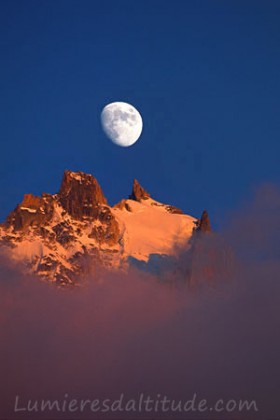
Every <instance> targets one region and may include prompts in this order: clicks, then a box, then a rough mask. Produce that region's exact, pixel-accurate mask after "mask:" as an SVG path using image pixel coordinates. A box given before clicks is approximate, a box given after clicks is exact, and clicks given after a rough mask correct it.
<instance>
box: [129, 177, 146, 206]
mask: <svg viewBox="0 0 280 420" xmlns="http://www.w3.org/2000/svg"><path fill="white" fill-rule="evenodd" d="M150 197H151V196H150V194H149V193H148V192H147V191H146V190H144V188H143V187H142V186H141V185H140V184H139V182H138V181H137V179H134V181H133V187H132V193H131V194H130V196H129V198H130V199H131V200H134V201H141V200H145V199H147V198H150Z"/></svg>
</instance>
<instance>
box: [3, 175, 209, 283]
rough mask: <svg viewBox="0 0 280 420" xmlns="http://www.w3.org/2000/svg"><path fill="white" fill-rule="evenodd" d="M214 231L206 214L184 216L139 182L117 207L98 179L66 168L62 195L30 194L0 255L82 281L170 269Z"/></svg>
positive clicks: (29, 268) (61, 278) (55, 278)
mask: <svg viewBox="0 0 280 420" xmlns="http://www.w3.org/2000/svg"><path fill="white" fill-rule="evenodd" d="M210 229H211V228H210V222H209V217H208V215H207V213H206V212H204V213H203V215H202V218H201V219H199V220H198V219H196V218H194V217H192V216H189V215H186V214H183V212H182V211H181V210H180V209H178V208H176V207H174V206H172V205H167V204H162V203H160V202H158V201H156V200H154V199H153V198H152V197H151V196H150V194H149V193H148V192H147V191H146V190H145V189H144V188H143V187H142V186H141V185H140V184H139V182H138V181H137V180H134V182H133V188H132V192H131V194H130V195H129V198H128V199H123V200H121V201H120V202H119V203H117V204H116V205H114V206H113V207H111V206H110V205H109V204H108V202H107V199H106V197H105V195H104V193H103V191H102V189H101V187H100V185H99V183H98V181H97V180H96V179H95V178H94V177H93V176H92V175H89V174H85V173H83V172H72V171H69V170H66V171H65V172H64V175H63V178H62V182H61V186H60V189H59V192H58V193H57V194H54V195H51V194H47V193H43V194H42V195H41V196H40V197H37V196H34V195H32V194H25V195H24V198H23V201H22V203H20V204H18V205H17V206H16V208H15V209H14V210H13V211H12V212H11V213H10V214H9V215H8V217H7V219H6V221H5V222H4V223H2V224H1V225H0V250H1V253H2V254H4V255H5V256H7V257H8V258H10V259H11V260H13V261H15V262H17V263H19V264H20V265H21V267H23V269H24V270H25V271H26V272H31V273H34V274H36V275H37V276H38V277H40V278H41V279H45V280H49V281H52V282H55V283H57V284H59V285H67V284H79V283H80V282H81V279H82V278H83V277H84V276H85V275H86V274H88V273H93V272H94V270H95V269H96V268H98V267H106V268H107V269H109V270H124V271H125V270H127V268H128V267H129V266H130V265H134V266H136V267H137V268H140V269H147V270H148V271H149V270H150V269H151V270H152V271H153V270H155V266H161V267H165V265H164V263H166V262H167V261H168V262H173V263H174V261H175V260H176V255H177V253H178V249H181V248H182V249H184V250H187V249H189V248H190V247H191V242H192V241H191V239H193V237H194V232H199V231H202V232H208V231H209V230H210ZM155 262H156V265H155ZM163 262H164V263H163ZM169 266H170V264H169Z"/></svg>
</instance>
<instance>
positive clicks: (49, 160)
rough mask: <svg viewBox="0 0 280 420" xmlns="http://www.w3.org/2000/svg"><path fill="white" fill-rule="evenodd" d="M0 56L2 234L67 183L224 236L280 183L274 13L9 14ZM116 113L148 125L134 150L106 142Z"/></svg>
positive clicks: (96, 7) (121, 6)
mask: <svg viewBox="0 0 280 420" xmlns="http://www.w3.org/2000/svg"><path fill="white" fill-rule="evenodd" d="M0 54H1V56H0V57H1V66H0V142H1V166H0V219H1V220H4V218H5V217H6V215H7V214H8V212H9V211H11V210H12V209H13V208H14V207H15V205H16V204H17V203H18V202H20V201H21V199H22V197H23V194H24V193H28V192H31V193H34V194H41V193H42V192H50V193H55V192H57V190H58V189H59V185H60V181H61V177H62V173H63V171H64V169H71V170H81V171H84V172H89V173H92V174H93V175H94V176H95V177H96V178H97V179H98V180H99V182H100V184H101V186H102V188H103V190H104V193H105V195H106V196H107V198H108V200H109V202H110V203H111V204H114V203H116V202H117V201H119V200H120V199H121V198H123V197H126V196H127V195H128V194H129V193H130V190H131V185H132V181H133V178H137V179H138V180H139V181H140V183H141V184H142V185H143V186H144V187H145V188H146V189H147V190H148V191H149V192H150V193H151V194H152V195H153V196H154V198H155V199H158V200H159V201H162V202H168V203H170V204H174V205H176V206H178V207H181V208H182V209H183V210H184V211H185V212H187V213H189V214H192V215H194V216H200V214H201V212H202V210H203V209H204V208H207V209H208V211H209V213H210V217H211V218H212V220H213V222H214V224H215V225H216V226H219V223H220V221H221V220H222V218H223V217H224V214H227V212H228V211H230V210H231V209H232V208H235V207H236V206H238V205H239V204H240V202H242V201H243V200H244V199H246V197H247V196H248V195H250V194H251V192H252V190H253V189H254V188H256V187H257V186H258V185H259V184H261V183H263V182H273V183H279V181H280V171H279V169H278V168H279V154H280V146H279V138H280V72H279V69H280V2H279V1H269V2H266V1H261V2H260V1H246V0H243V1H230V0H229V1H215V0H212V1H206V0H205V1H187V0H184V1H178V0H177V1H176V0H175V1H164V0H161V1H155V0H150V1H140V0H139V1H138V0H135V1H123V0H118V1H112V0H109V1H106V2H103V1H95V0H91V1H86V0H83V1H69V0H67V1H66V0H65V1H64V0H56V1H46V0H45V1H43V0H42V1H29V0H25V1H13V0H2V1H1V2H0ZM111 101H125V102H130V103H132V104H133V105H134V106H135V107H136V108H137V109H138V110H139V111H140V112H141V114H142V117H143V122H144V129H143V133H142V136H141V138H140V140H139V141H138V142H137V143H136V144H135V145H134V146H132V147H130V148H120V147H117V146H115V145H114V144H112V143H111V142H110V141H109V140H108V139H107V138H106V137H105V135H104V133H103V131H102V128H101V125H100V112H101V110H102V108H103V107H104V106H105V105H106V104H107V103H109V102H111Z"/></svg>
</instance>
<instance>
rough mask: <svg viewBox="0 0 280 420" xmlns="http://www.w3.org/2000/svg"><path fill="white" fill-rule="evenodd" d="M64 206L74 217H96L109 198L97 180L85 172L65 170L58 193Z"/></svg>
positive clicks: (79, 218)
mask: <svg viewBox="0 0 280 420" xmlns="http://www.w3.org/2000/svg"><path fill="white" fill-rule="evenodd" d="M58 199H59V201H60V203H61V205H62V207H63V208H64V209H65V210H66V211H67V213H68V214H70V216H72V217H73V218H74V219H77V220H82V219H83V218H84V217H89V218H95V217H97V215H98V212H99V210H98V208H99V207H100V206H101V205H102V204H105V205H106V204H107V200H106V198H105V196H104V194H103V192H102V189H101V187H100V185H99V183H98V182H97V180H96V179H95V178H94V177H93V176H92V175H89V174H84V173H83V172H75V173H74V172H71V171H65V172H64V175H63V179H62V183H61V187H60V190H59V193H58Z"/></svg>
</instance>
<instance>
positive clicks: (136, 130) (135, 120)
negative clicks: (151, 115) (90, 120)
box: [101, 102, 143, 147]
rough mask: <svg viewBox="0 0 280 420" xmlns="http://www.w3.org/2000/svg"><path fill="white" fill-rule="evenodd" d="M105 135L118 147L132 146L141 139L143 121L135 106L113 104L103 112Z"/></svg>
mask: <svg viewBox="0 0 280 420" xmlns="http://www.w3.org/2000/svg"><path fill="white" fill-rule="evenodd" d="M101 123H102V127H103V130H104V132H105V134H106V135H107V136H108V137H109V139H110V140H112V142H113V143H115V144H116V145H118V146H121V147H128V146H132V145H133V144H134V143H135V142H136V141H137V140H138V139H139V137H140V135H141V133H142V129H143V121H142V117H141V115H140V113H139V112H138V111H137V109H136V108H134V106H132V105H130V104H128V103H126V102H112V103H110V104H108V105H106V106H105V107H104V108H103V110H102V112H101Z"/></svg>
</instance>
